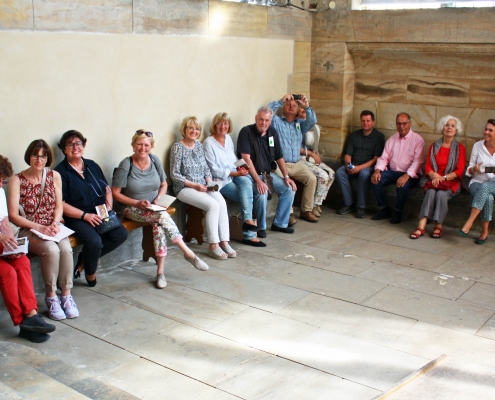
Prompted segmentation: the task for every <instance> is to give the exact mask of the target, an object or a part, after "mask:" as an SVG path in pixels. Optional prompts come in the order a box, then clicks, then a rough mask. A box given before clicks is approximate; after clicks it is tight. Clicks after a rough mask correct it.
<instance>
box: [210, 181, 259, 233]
mask: <svg viewBox="0 0 495 400" xmlns="http://www.w3.org/2000/svg"><path fill="white" fill-rule="evenodd" d="M253 187H254V184H253V180H252V178H251V177H250V176H249V175H247V176H236V177H235V178H233V179H232V182H230V183H229V184H227V185H225V186H224V187H222V189H220V193H221V194H222V195H223V196H225V197H226V198H228V199H230V200H232V201H237V202H238V203H241V215H242V222H245V221H247V220H250V219H253V197H259V196H260V194H258V192H256V194H254V191H253ZM242 233H243V235H244V239H246V240H251V239H252V238H254V237H255V236H256V233H255V232H253V231H243V232H242Z"/></svg>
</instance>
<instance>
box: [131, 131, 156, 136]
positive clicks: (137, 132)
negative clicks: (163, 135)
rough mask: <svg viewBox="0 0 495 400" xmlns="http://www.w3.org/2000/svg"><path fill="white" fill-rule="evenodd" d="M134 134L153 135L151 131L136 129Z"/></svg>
mask: <svg viewBox="0 0 495 400" xmlns="http://www.w3.org/2000/svg"><path fill="white" fill-rule="evenodd" d="M134 135H146V136H148V137H153V132H148V131H146V132H145V131H136V133H135V134H134Z"/></svg>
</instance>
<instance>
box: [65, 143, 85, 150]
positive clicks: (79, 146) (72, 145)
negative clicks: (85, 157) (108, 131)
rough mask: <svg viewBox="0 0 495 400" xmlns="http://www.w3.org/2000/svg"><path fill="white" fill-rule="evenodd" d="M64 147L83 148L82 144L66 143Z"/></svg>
mask: <svg viewBox="0 0 495 400" xmlns="http://www.w3.org/2000/svg"><path fill="white" fill-rule="evenodd" d="M65 147H70V148H73V149H80V148H82V147H83V142H74V143H67V144H66V145H65Z"/></svg>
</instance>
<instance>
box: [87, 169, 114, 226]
mask: <svg viewBox="0 0 495 400" xmlns="http://www.w3.org/2000/svg"><path fill="white" fill-rule="evenodd" d="M87 169H88V171H89V173H90V175H91V176H92V177H93V179H94V181H95V182H96V185H97V186H98V189H100V191H101V192H102V193H103V191H102V190H101V187H100V184H99V183H98V180H97V179H96V177H95V176H94V175H93V172H91V170H90V169H89V167H88V168H87ZM103 183H104V182H103ZM107 187H108V186H107ZM107 212H108V217H106V218H103V219H102V220H101V224H100V225H96V226H95V229H96V232H98V234H99V235H104V234H105V233H108V232H110V231H113V230H114V229H117V228H118V227H119V226H121V225H122V222H120V219H119V217H118V215H117V213H116V212H115V210H113V209H112V210H107Z"/></svg>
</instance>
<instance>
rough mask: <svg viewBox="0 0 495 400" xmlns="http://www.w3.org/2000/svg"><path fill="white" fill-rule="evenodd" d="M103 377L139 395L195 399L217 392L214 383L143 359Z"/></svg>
mask: <svg viewBox="0 0 495 400" xmlns="http://www.w3.org/2000/svg"><path fill="white" fill-rule="evenodd" d="M100 379H101V380H102V381H103V382H106V383H109V384H111V385H113V386H115V387H118V388H120V389H122V390H125V391H126V392H128V393H131V394H133V395H134V396H136V397H138V398H140V399H150V400H154V399H156V400H162V399H181V400H182V399H183V400H193V399H198V398H203V396H207V395H210V394H212V393H214V392H217V391H216V390H215V389H214V388H213V387H211V386H208V385H206V384H204V383H201V382H198V381H196V380H194V379H191V378H188V377H187V376H184V375H182V374H179V373H177V372H174V371H172V370H170V369H168V368H165V367H162V366H161V365H157V364H155V363H153V362H150V361H148V360H144V359H139V360H137V361H135V362H133V363H129V364H127V365H125V366H124V367H120V368H117V369H115V370H113V371H111V372H109V373H108V374H105V375H103V376H102V377H100Z"/></svg>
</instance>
